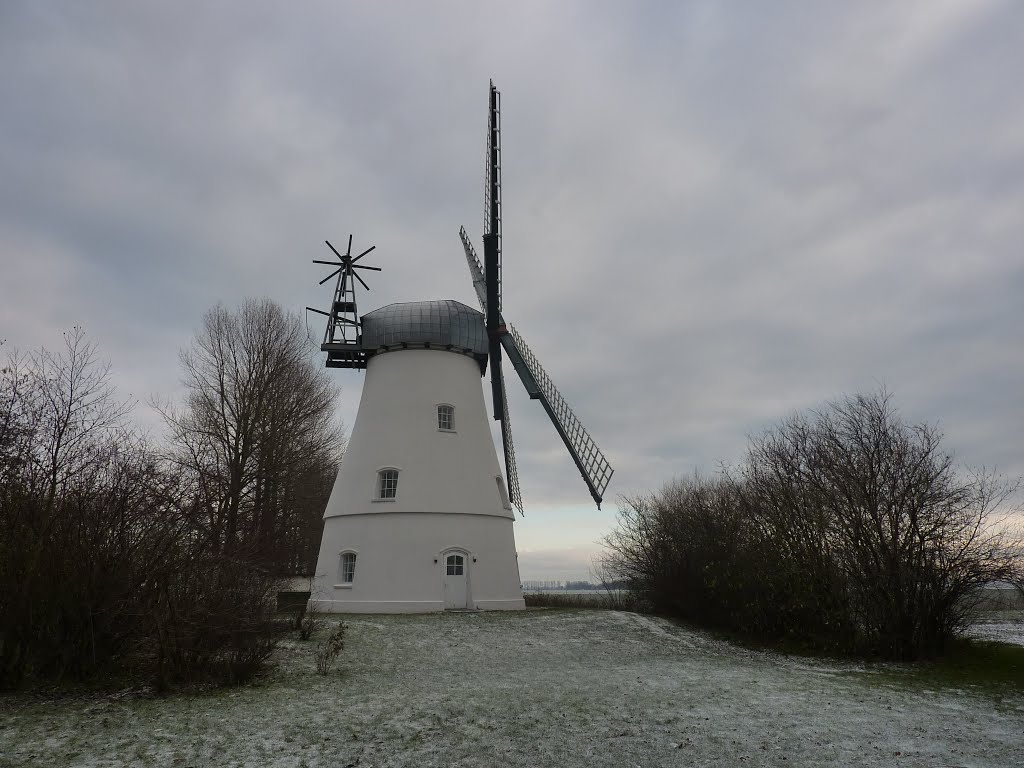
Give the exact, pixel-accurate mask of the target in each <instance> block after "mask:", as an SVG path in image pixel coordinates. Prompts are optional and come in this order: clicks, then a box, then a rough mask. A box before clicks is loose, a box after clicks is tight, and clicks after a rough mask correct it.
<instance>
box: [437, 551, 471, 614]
mask: <svg viewBox="0 0 1024 768" xmlns="http://www.w3.org/2000/svg"><path fill="white" fill-rule="evenodd" d="M466 568H467V564H466V555H465V553H463V552H449V553H448V554H447V555H445V558H444V570H443V573H444V607H445V608H468V607H469V605H468V601H467V598H468V597H469V590H468V589H467V585H466V576H467V574H466Z"/></svg>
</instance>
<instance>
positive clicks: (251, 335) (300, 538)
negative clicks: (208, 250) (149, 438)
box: [162, 299, 344, 569]
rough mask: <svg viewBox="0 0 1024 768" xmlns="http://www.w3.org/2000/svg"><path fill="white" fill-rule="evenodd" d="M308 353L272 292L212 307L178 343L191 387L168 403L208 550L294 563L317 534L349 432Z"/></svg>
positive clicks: (299, 330) (178, 457) (295, 322)
mask: <svg viewBox="0 0 1024 768" xmlns="http://www.w3.org/2000/svg"><path fill="white" fill-rule="evenodd" d="M312 353H313V349H312V348H311V344H310V342H309V340H308V338H307V337H306V335H305V331H304V327H303V324H302V321H301V319H300V318H299V317H298V316H297V315H293V314H289V313H287V312H285V311H284V310H283V309H282V308H281V307H280V306H279V305H277V304H276V303H274V302H272V301H270V300H267V299H263V300H247V301H245V302H244V303H243V304H242V306H241V307H240V308H239V309H238V310H237V311H234V312H233V311H230V310H228V309H226V308H225V307H223V306H220V305H218V306H216V307H214V308H213V309H211V310H210V311H209V312H207V313H206V316H205V317H204V319H203V325H202V328H201V329H200V330H199V332H198V333H197V334H196V337H195V339H194V340H193V342H192V345H191V346H190V347H189V348H188V349H186V350H184V351H183V352H182V353H181V365H182V371H183V374H184V383H185V386H186V387H187V388H188V397H187V400H186V402H185V403H184V405H183V407H181V408H179V409H172V408H163V409H162V413H163V415H164V417H165V420H166V421H167V423H168V425H169V426H170V428H171V440H172V443H173V445H174V454H173V455H174V459H175V461H176V462H177V463H178V464H179V465H180V466H182V467H185V468H187V469H188V471H189V472H190V473H191V474H192V476H193V478H194V479H193V482H194V487H195V492H196V495H197V498H198V499H199V500H200V502H199V507H200V508H201V509H202V521H201V523H202V528H203V529H204V530H205V532H206V535H207V537H208V541H209V545H210V547H211V549H212V551H215V552H218V553H221V554H225V555H231V556H234V555H240V556H244V557H252V558H256V559H258V560H260V561H261V562H264V563H266V564H268V565H273V566H274V567H276V568H285V569H298V566H299V561H300V560H303V559H308V557H309V553H308V551H306V550H308V549H309V548H310V544H309V541H310V540H311V539H313V538H316V539H319V532H320V516H321V514H322V512H323V504H324V503H325V502H326V493H329V488H327V486H328V485H329V483H330V482H332V481H333V475H334V472H335V471H336V468H337V463H338V461H339V460H340V454H341V451H342V449H343V445H344V440H343V435H342V431H341V428H340V426H339V425H337V424H336V423H335V421H334V404H335V399H336V396H337V390H336V388H335V387H334V386H333V385H332V383H331V381H330V379H329V378H328V377H327V375H326V373H325V371H324V370H323V369H322V368H321V367H320V366H319V365H318V364H317V362H316V361H315V360H314V357H313V354H312ZM325 489H326V490H325ZM310 531H313V533H310ZM313 546H315V545H313ZM303 552H305V554H302V553H303Z"/></svg>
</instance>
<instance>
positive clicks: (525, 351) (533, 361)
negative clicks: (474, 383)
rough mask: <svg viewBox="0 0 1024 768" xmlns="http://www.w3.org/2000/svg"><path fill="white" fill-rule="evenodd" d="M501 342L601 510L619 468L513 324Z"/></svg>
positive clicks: (527, 389)
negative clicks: (570, 405) (595, 440)
mask: <svg viewBox="0 0 1024 768" xmlns="http://www.w3.org/2000/svg"><path fill="white" fill-rule="evenodd" d="M501 342H502V346H503V347H504V348H505V351H506V352H507V353H508V357H509V359H510V360H511V362H512V366H513V367H514V368H515V369H516V372H517V373H518V374H519V377H520V378H521V379H522V380H523V385H524V386H525V387H526V391H527V392H528V393H529V394H530V397H532V398H534V399H539V400H540V401H541V404H542V405H543V406H544V410H545V411H547V413H548V416H549V417H550V419H551V422H552V423H553V424H554V425H555V429H556V430H558V434H559V436H560V437H561V438H562V442H563V443H565V447H566V448H568V449H569V454H570V455H571V456H572V458H573V461H575V462H576V467H577V468H578V469H579V471H580V474H581V475H583V480H584V481H585V482H586V484H587V487H588V488H590V495H591V496H593V497H594V501H596V502H597V506H598V508H599V509H600V507H601V500H602V498H603V496H604V492H605V489H606V488H607V487H608V483H609V481H610V480H611V478H612V473H613V472H614V471H615V470H613V469H612V466H611V464H609V463H608V459H606V458H605V456H604V454H603V453H602V452H601V449H600V448H598V447H597V443H595V442H594V439H593V438H592V437H591V436H590V433H589V432H587V430H586V428H585V427H584V426H583V424H582V422H581V421H580V420H579V419H578V418H577V417H576V414H575V413H573V411H572V408H570V407H569V404H568V403H567V402H566V401H565V398H564V397H562V394H561V393H560V392H559V391H558V387H556V386H555V383H554V382H553V381H552V380H551V377H550V376H548V374H547V372H546V371H545V370H544V366H542V365H541V364H540V361H539V360H538V359H537V356H536V355H534V354H533V352H532V351H531V350H530V348H529V347H528V346H527V345H526V342H525V341H523V337H522V336H520V335H519V332H518V331H517V330H516V329H515V328H513V327H512V326H509V333H507V334H505V335H504V336H502V339H501Z"/></svg>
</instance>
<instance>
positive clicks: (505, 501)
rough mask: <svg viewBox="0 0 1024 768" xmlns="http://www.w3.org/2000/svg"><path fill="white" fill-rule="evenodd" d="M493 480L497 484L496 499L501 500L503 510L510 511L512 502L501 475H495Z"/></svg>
mask: <svg viewBox="0 0 1024 768" xmlns="http://www.w3.org/2000/svg"><path fill="white" fill-rule="evenodd" d="M494 480H495V482H497V483H498V497H499V498H500V499H501V506H503V507H504V508H505V509H512V500H511V499H509V497H508V491H507V490H506V489H505V479H504V478H503V477H502V476H501V475H495V476H494Z"/></svg>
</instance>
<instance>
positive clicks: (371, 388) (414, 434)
mask: <svg viewBox="0 0 1024 768" xmlns="http://www.w3.org/2000/svg"><path fill="white" fill-rule="evenodd" d="M480 381H481V377H480V368H479V366H478V365H477V362H476V361H475V360H474V359H473V358H472V357H469V356H467V355H461V354H457V353H454V352H448V351H445V350H438V349H405V350H396V351H393V352H385V353H383V354H378V355H375V356H374V357H372V358H370V361H369V364H368V365H367V369H366V379H365V381H364V383H363V394H362V397H361V399H360V401H359V410H358V412H357V413H356V423H355V424H354V425H353V427H352V434H351V436H350V437H349V442H348V448H347V450H346V452H345V460H344V461H343V462H342V463H341V468H340V470H339V471H338V477H337V479H336V480H335V483H334V490H333V492H332V493H331V498H330V501H328V503H327V510H326V512H325V513H324V517H325V518H329V517H334V516H335V515H362V514H367V513H381V512H388V513H395V512H448V513H467V514H474V515H480V514H487V515H500V516H502V517H508V518H512V517H513V513H512V510H511V509H510V508H509V509H506V508H505V506H504V504H503V501H502V498H501V494H500V491H499V489H498V484H497V482H496V481H495V477H497V476H500V475H501V474H502V472H501V467H500V465H499V464H498V455H497V453H496V452H495V449H494V441H493V440H492V439H491V429H490V420H489V418H488V415H487V410H486V407H485V404H484V396H483V388H482V386H481V383H480ZM440 403H447V404H449V405H454V406H455V431H454V432H442V431H440V430H438V428H437V406H438V404H440ZM387 467H393V468H395V469H397V470H398V471H399V474H398V496H397V498H396V499H395V500H394V501H375V500H374V497H375V496H376V493H377V472H378V471H379V470H381V469H384V468H387Z"/></svg>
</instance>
